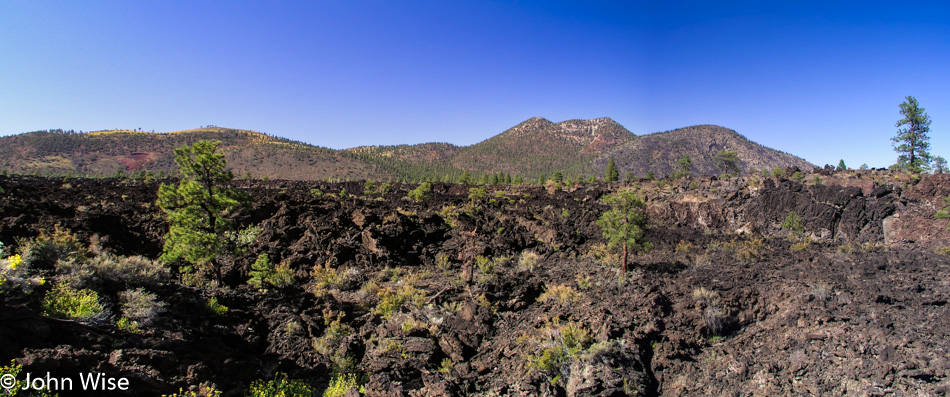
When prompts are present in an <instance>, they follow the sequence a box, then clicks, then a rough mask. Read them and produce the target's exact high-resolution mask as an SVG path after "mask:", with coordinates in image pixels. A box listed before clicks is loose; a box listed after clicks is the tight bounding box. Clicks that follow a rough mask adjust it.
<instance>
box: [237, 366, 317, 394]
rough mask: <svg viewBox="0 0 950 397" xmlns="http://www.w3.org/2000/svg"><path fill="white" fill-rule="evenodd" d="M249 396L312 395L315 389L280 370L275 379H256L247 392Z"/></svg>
mask: <svg viewBox="0 0 950 397" xmlns="http://www.w3.org/2000/svg"><path fill="white" fill-rule="evenodd" d="M245 395H246V396H248V397H310V396H311V395H313V389H312V388H311V387H310V385H308V384H306V383H304V382H303V381H301V380H297V379H289V378H288V377H287V374H285V373H282V372H278V373H277V374H275V375H274V379H271V380H268V381H265V380H256V381H254V382H253V383H251V387H250V388H249V389H248V390H247V393H246V394H245Z"/></svg>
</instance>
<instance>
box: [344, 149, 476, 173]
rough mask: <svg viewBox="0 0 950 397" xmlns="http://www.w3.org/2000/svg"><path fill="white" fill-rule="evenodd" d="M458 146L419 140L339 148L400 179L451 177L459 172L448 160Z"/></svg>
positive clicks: (348, 154) (455, 153) (455, 152)
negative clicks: (400, 143)
mask: <svg viewBox="0 0 950 397" xmlns="http://www.w3.org/2000/svg"><path fill="white" fill-rule="evenodd" d="M459 151H461V148H460V147H458V146H455V145H453V144H451V143H442V142H437V143H421V144H418V145H394V146H359V147H355V148H350V149H346V150H344V151H343V153H345V154H346V155H347V156H349V157H351V158H354V159H358V160H360V161H364V162H366V163H369V164H374V165H375V166H377V167H378V168H379V169H380V170H381V171H382V172H385V173H387V174H388V175H393V176H396V177H397V178H401V179H408V180H420V179H427V178H432V177H443V176H447V177H448V178H449V179H450V180H452V181H455V180H456V179H457V178H458V177H459V175H460V174H461V173H462V171H461V170H460V169H457V168H454V167H452V166H451V165H450V163H449V160H451V159H452V157H454V156H456V155H457V154H458V153H459Z"/></svg>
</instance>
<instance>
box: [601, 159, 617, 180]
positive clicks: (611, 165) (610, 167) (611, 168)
mask: <svg viewBox="0 0 950 397" xmlns="http://www.w3.org/2000/svg"><path fill="white" fill-rule="evenodd" d="M619 180H620V171H618V170H617V163H615V162H614V158H613V157H611V158H610V160H608V161H607V171H606V172H605V173H604V182H617V181H619Z"/></svg>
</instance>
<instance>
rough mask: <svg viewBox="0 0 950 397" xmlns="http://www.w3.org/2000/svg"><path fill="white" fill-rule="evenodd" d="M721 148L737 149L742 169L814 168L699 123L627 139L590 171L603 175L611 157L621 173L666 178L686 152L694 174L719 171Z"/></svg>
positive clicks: (737, 135) (718, 128)
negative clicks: (717, 165)
mask: <svg viewBox="0 0 950 397" xmlns="http://www.w3.org/2000/svg"><path fill="white" fill-rule="evenodd" d="M721 150H731V151H735V152H736V153H737V154H738V155H739V166H740V167H741V168H742V171H743V172H749V171H751V170H759V169H772V168H775V167H779V168H787V167H798V168H801V169H803V170H811V169H812V168H814V167H815V165H814V164H812V163H809V162H808V161H805V160H804V159H802V158H800V157H796V156H793V155H791V154H788V153H784V152H780V151H777V150H775V149H770V148H768V147H765V146H762V145H759V144H758V143H755V142H752V141H750V140H748V139H747V138H746V137H744V136H742V135H740V134H739V133H737V132H735V131H733V130H730V129H728V128H724V127H720V126H717V125H696V126H691V127H686V128H680V129H677V130H673V131H667V132H659V133H655V134H649V135H643V136H640V137H639V138H637V139H636V140H631V141H628V142H626V143H624V144H623V145H620V146H617V147H615V148H614V149H613V150H611V151H609V152H606V153H604V154H602V155H601V156H599V157H598V158H597V159H596V160H594V161H593V162H592V163H591V169H590V172H593V173H596V174H597V175H603V172H604V169H605V168H606V167H607V162H608V160H609V159H610V158H611V157H612V158H613V159H614V161H615V162H616V163H617V167H618V168H619V169H620V172H621V174H624V173H626V172H632V173H633V174H634V175H637V176H644V175H647V174H648V173H649V172H650V171H653V172H654V174H655V175H656V176H657V177H663V176H666V175H668V174H669V173H671V172H673V171H674V170H676V168H677V162H678V160H679V158H680V157H681V156H683V155H684V154H685V155H687V156H689V158H690V160H692V168H691V171H692V172H693V174H719V170H718V169H717V168H716V154H717V153H719V151H721Z"/></svg>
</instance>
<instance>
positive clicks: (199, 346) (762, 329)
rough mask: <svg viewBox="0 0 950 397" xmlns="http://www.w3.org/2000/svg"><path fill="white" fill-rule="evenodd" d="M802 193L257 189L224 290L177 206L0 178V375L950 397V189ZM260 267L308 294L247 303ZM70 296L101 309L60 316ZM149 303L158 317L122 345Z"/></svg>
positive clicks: (864, 175) (782, 184)
mask: <svg viewBox="0 0 950 397" xmlns="http://www.w3.org/2000/svg"><path fill="white" fill-rule="evenodd" d="M815 178H817V179H815ZM802 180H803V181H804V183H800V182H796V181H794V180H789V179H785V178H766V177H762V176H752V177H744V178H733V179H729V180H722V179H716V178H708V177H704V178H699V177H694V178H692V179H680V180H675V181H644V182H640V183H634V184H629V185H625V186H614V185H611V186H608V185H604V184H599V185H581V186H578V187H572V188H560V187H556V186H549V187H547V188H541V187H526V186H524V187H521V186H519V187H487V192H486V193H487V194H486V195H479V194H475V195H474V197H470V196H472V195H471V192H472V191H471V190H470V189H471V188H472V187H471V186H463V185H441V184H435V185H434V188H433V192H432V194H431V196H430V197H429V198H428V199H426V200H424V201H422V202H416V201H414V200H410V199H408V198H406V193H407V191H409V190H410V189H412V188H414V187H415V186H409V185H393V186H390V187H389V189H379V188H375V189H366V186H365V185H364V183H362V182H350V183H340V184H329V183H319V182H313V183H310V182H307V183H304V182H280V181H271V182H241V183H242V184H240V185H238V186H236V187H237V188H240V189H242V190H244V191H246V192H247V193H249V194H250V195H252V196H253V198H254V204H253V206H252V207H251V208H248V209H247V210H245V211H244V212H242V213H241V214H240V217H239V219H238V220H239V223H241V225H242V226H252V227H256V228H254V229H252V230H253V233H250V234H251V235H252V236H253V238H251V239H250V240H249V245H248V247H247V249H246V250H244V251H243V252H242V253H241V254H239V255H237V256H235V257H234V258H231V259H230V260H229V261H228V262H227V266H226V268H225V271H226V276H225V280H224V283H223V284H224V286H222V287H211V286H208V285H201V284H200V283H196V282H194V281H193V280H188V279H187V277H185V278H184V279H185V281H188V282H187V283H183V282H182V279H183V277H181V276H180V275H179V274H177V271H176V269H171V270H169V269H167V268H166V267H165V266H164V265H162V264H160V263H157V262H155V261H154V260H153V259H154V258H156V257H157V256H158V254H159V253H160V252H161V247H162V243H163V240H162V237H163V235H164V233H165V231H166V230H167V226H166V224H165V222H164V220H163V219H162V216H161V212H160V211H159V210H158V209H157V207H156V206H155V204H154V202H155V198H156V190H157V184H154V183H149V184H147V183H144V182H140V181H130V180H111V179H101V180H83V179H68V180H64V179H44V178H31V177H8V176H2V177H0V189H2V193H0V241H2V242H3V243H4V244H5V246H4V249H5V252H4V254H3V255H4V256H7V259H3V260H2V261H0V265H4V266H5V268H6V269H7V270H6V272H7V273H6V274H7V276H8V280H7V281H8V282H7V283H6V284H4V285H3V286H2V289H0V291H3V292H2V294H0V365H4V364H5V363H9V362H10V360H16V362H17V363H19V364H22V365H23V373H26V372H30V373H33V374H38V373H43V374H45V373H47V372H49V373H52V374H53V375H54V376H70V375H69V374H74V373H78V372H90V371H92V372H101V373H105V374H108V375H110V376H113V377H125V378H127V379H129V388H128V390H126V391H121V390H117V391H114V392H113V393H117V394H121V393H125V394H128V395H160V394H168V393H174V392H178V391H179V389H180V388H182V389H185V390H188V389H189V388H190V389H192V390H194V391H198V390H199V389H200V388H201V387H200V385H202V384H204V385H205V389H207V388H208V386H209V385H210V384H211V383H213V384H214V385H215V388H216V389H217V390H221V391H223V392H224V395H235V396H239V395H243V394H244V392H245V390H247V388H248V386H249V385H250V383H251V382H252V381H253V380H255V379H272V378H273V377H274V375H275V373H278V372H279V373H285V374H287V376H288V377H289V378H293V379H299V380H301V381H303V382H304V383H306V384H307V385H309V386H310V387H312V388H313V390H314V392H315V393H322V392H323V391H324V389H326V388H327V386H328V385H329V384H330V382H331V379H334V378H340V377H341V376H344V375H345V374H351V375H350V376H352V377H353V378H354V379H356V380H357V383H358V384H360V385H362V389H361V392H363V393H365V395H374V396H376V395H378V396H383V395H385V396H397V395H398V396H404V395H406V396H410V395H411V396H425V395H432V396H436V395H440V396H441V395H486V396H488V395H491V396H496V395H565V396H588V395H670V396H676V395H770V396H772V395H861V396H865V395H867V396H878V395H945V394H947V392H948V391H950V377H948V376H950V358H948V357H950V353H948V349H950V308H948V306H947V301H948V299H950V277H948V275H950V253H948V248H947V246H950V232H948V231H947V220H946V219H935V218H934V214H935V213H936V212H937V211H938V210H940V209H942V207H943V205H944V204H943V203H944V202H943V200H942V199H943V197H946V196H950V177H948V176H946V175H935V176H925V177H923V178H922V179H917V178H910V177H908V176H906V175H898V174H891V173H887V172H883V171H873V172H864V171H857V172H841V173H835V174H832V173H828V172H826V173H824V174H821V175H818V174H814V175H807V176H806V177H805V178H803V179H802ZM617 189H636V190H637V191H638V192H639V193H640V194H642V195H643V197H644V198H645V199H646V201H647V204H648V213H649V216H650V229H649V230H648V232H647V234H646V238H647V239H648V240H649V241H650V242H651V243H652V244H653V245H654V249H653V250H652V251H651V252H649V253H646V254H642V255H638V256H633V257H631V259H632V266H631V270H629V271H628V272H626V273H625V274H624V273H622V272H620V267H619V264H618V263H617V259H616V255H613V254H612V253H609V252H607V250H606V248H605V241H604V239H603V237H602V236H601V231H600V229H599V228H598V227H597V225H596V224H595V221H596V219H597V218H598V217H599V215H600V214H601V213H602V212H603V211H604V210H605V209H606V207H605V206H604V205H603V204H601V202H600V199H601V198H602V197H603V196H604V195H606V194H610V193H611V192H613V191H615V190H617ZM344 190H345V192H344ZM790 213H794V214H795V215H797V216H798V217H799V218H800V221H799V222H798V225H801V226H802V229H801V230H796V228H795V227H794V226H795V225H791V224H789V223H788V222H786V221H787V220H788V219H789V214H790ZM783 224H784V226H783ZM57 227H58V229H59V230H60V231H59V232H58V233H57V232H55V230H57ZM67 229H68V230H69V232H66V230H67ZM41 231H45V232H44V234H43V235H44V236H46V237H40V238H37V236H39V235H40V233H41ZM70 233H72V234H74V236H75V238H74V239H72V240H70V238H69V237H65V236H70ZM53 235H58V236H60V238H59V239H58V240H56V239H54V238H52V237H50V236H53ZM44 238H45V239H46V240H43V239H44ZM30 239H34V240H33V241H34V243H33V245H32V247H33V251H29V250H26V251H29V252H20V253H22V254H23V255H22V257H21V258H20V260H22V263H20V264H19V265H17V268H18V269H19V270H16V272H19V273H13V272H14V271H13V270H9V269H11V263H12V261H13V259H11V258H12V256H11V255H13V254H14V253H17V252H19V251H17V248H18V247H29V246H30ZM36 241H47V242H49V241H53V243H55V244H53V243H51V244H53V246H57V245H56V244H66V245H69V246H70V247H73V248H74V249H72V250H60V251H55V250H54V251H53V253H49V252H46V253H42V252H39V251H38V250H37V249H36V247H38V246H40V245H39V244H38V243H36ZM70 244H71V245H70ZM20 251H24V250H20ZM44 252H45V251H44ZM262 253H265V254H267V255H268V257H269V258H270V261H271V262H273V263H275V264H281V265H283V266H284V267H285V268H286V269H290V272H291V273H292V274H293V281H292V282H291V283H290V284H288V285H283V286H273V285H269V286H268V285H266V283H265V286H264V287H263V288H253V287H251V286H249V285H247V283H246V281H247V280H248V279H249V278H250V276H249V271H251V270H252V264H253V263H254V262H255V260H256V258H258V257H259V256H260V254H262ZM3 261H5V262H3ZM0 267H2V266H0ZM14 276H15V277H19V278H15V277H14ZM31 277H32V278H31ZM40 278H42V282H40V281H37V280H39V279H40ZM30 280H32V281H30ZM14 281H15V282H16V283H19V284H16V283H14ZM61 283H67V284H70V285H76V286H78V287H82V288H87V289H90V290H93V291H96V292H97V294H98V297H99V301H100V302H101V303H102V306H103V307H104V313H103V314H101V315H99V316H98V317H96V318H92V319H88V320H84V321H75V320H69V319H60V318H54V317H52V316H47V315H46V314H49V313H48V312H47V311H44V310H45V309H44V296H46V295H47V294H49V293H50V291H52V290H53V289H54V288H55V287H54V286H56V285H59V284H61ZM14 284H16V285H14ZM134 289H141V290H142V291H145V292H148V293H150V294H154V295H155V297H156V299H157V301H158V302H160V303H161V305H160V306H161V307H160V309H161V310H156V311H155V313H154V316H153V317H152V318H150V319H149V321H147V322H146V321H142V322H141V323H140V324H136V326H129V325H128V323H123V324H119V323H120V320H121V317H122V316H123V313H125V312H123V311H121V310H120V307H123V308H124V307H125V306H124V303H122V302H124V301H123V299H125V298H123V297H124V296H126V295H124V294H126V292H125V291H129V290H134ZM262 289H263V290H262ZM211 301H213V302H217V306H216V305H214V304H209V302H211ZM222 307H224V309H222ZM215 309H217V310H215ZM357 390H358V389H356V388H354V389H352V390H350V392H349V393H351V395H353V393H359V392H358V391H357ZM77 393H78V392H77V391H75V390H74V391H72V392H61V395H72V394H77ZM90 394H94V393H90Z"/></svg>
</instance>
